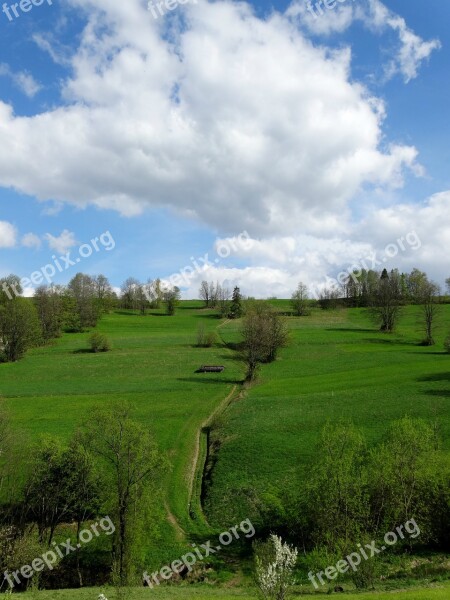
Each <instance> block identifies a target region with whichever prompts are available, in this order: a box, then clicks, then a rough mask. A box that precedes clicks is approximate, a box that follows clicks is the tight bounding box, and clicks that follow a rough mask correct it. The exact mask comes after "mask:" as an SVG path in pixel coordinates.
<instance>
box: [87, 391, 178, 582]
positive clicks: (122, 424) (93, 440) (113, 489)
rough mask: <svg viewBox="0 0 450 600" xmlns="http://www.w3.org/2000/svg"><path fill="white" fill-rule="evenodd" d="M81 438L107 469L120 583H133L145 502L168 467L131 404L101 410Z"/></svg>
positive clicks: (88, 424)
mask: <svg viewBox="0 0 450 600" xmlns="http://www.w3.org/2000/svg"><path fill="white" fill-rule="evenodd" d="M80 440H81V441H82V443H84V445H85V447H86V448H87V449H88V451H89V452H90V453H92V454H93V455H94V456H95V457H97V459H98V460H100V461H101V463H103V465H104V466H105V468H106V471H105V474H106V476H107V477H108V479H109V485H108V484H107V487H108V489H109V490H110V498H109V504H110V509H111V513H112V516H113V521H114V522H115V523H116V524H117V526H116V530H115V533H114V544H113V547H114V556H113V570H114V572H115V574H116V575H117V579H118V583H119V584H120V585H121V586H123V585H127V584H128V583H129V582H130V581H131V578H132V576H133V572H134V568H135V565H134V562H133V558H134V555H135V551H136V545H135V541H136V540H139V535H138V534H137V532H136V527H138V526H139V523H140V519H139V517H140V514H141V513H142V512H143V511H145V502H143V503H142V505H141V501H142V499H143V497H144V496H145V493H146V490H147V489H149V488H150V489H153V488H155V489H157V488H158V482H159V479H160V475H161V472H162V471H163V469H164V468H165V467H166V466H167V465H166V462H165V459H164V458H163V456H162V455H161V454H160V452H159V450H158V448H157V445H156V443H155V441H154V439H153V438H152V437H151V436H150V434H149V433H148V431H147V430H146V429H145V428H144V427H143V426H142V425H141V424H140V423H137V422H136V421H134V420H132V418H131V407H130V405H129V404H128V403H123V402H121V403H116V404H114V405H112V406H111V407H109V408H106V409H98V410H97V411H95V412H94V414H93V415H92V416H91V417H90V418H89V419H88V420H86V421H85V423H84V425H83V427H82V430H81V432H80ZM139 507H141V508H139Z"/></svg>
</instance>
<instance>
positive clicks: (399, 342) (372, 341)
mask: <svg viewBox="0 0 450 600" xmlns="http://www.w3.org/2000/svg"><path fill="white" fill-rule="evenodd" d="M362 341H363V342H368V343H369V344H384V345H387V346H389V345H390V346H417V343H416V342H408V341H405V340H399V339H398V338H397V339H396V338H394V339H392V338H391V339H380V338H366V339H364V340H362Z"/></svg>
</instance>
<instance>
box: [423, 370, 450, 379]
mask: <svg viewBox="0 0 450 600" xmlns="http://www.w3.org/2000/svg"><path fill="white" fill-rule="evenodd" d="M417 381H450V371H449V372H448V373H433V374H432V375H425V376H424V377H419V378H418V379H417Z"/></svg>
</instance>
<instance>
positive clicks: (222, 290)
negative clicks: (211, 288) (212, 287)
mask: <svg viewBox="0 0 450 600" xmlns="http://www.w3.org/2000/svg"><path fill="white" fill-rule="evenodd" d="M230 295H231V294H230V290H229V289H228V288H226V287H223V286H222V285H220V284H219V283H217V285H216V297H217V307H218V309H219V312H220V316H221V317H222V318H225V317H226V316H227V315H228V313H229V312H230Z"/></svg>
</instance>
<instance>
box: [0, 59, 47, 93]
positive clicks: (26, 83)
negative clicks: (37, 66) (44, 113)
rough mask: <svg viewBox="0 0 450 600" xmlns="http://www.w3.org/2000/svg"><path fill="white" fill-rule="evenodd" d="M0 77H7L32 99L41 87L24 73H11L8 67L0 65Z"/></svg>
mask: <svg viewBox="0 0 450 600" xmlns="http://www.w3.org/2000/svg"><path fill="white" fill-rule="evenodd" d="M0 76H4V77H9V78H10V79H11V80H12V81H13V83H14V85H15V86H16V87H18V88H19V89H20V90H21V91H22V92H23V93H24V94H25V95H26V96H28V98H34V96H36V94H37V93H38V92H39V91H40V90H41V89H42V86H41V85H40V84H39V83H38V82H37V81H36V80H35V79H34V77H33V76H32V75H31V74H30V73H27V72H26V71H18V72H13V71H12V70H11V69H10V67H9V65H7V64H5V63H0Z"/></svg>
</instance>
